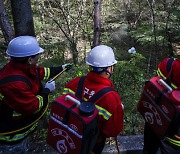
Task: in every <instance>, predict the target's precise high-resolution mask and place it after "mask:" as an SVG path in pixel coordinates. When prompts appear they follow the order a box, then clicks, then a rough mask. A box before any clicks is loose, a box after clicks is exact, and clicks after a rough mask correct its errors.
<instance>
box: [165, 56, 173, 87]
mask: <svg viewBox="0 0 180 154" xmlns="http://www.w3.org/2000/svg"><path fill="white" fill-rule="evenodd" d="M173 61H174V58H169V59H168V61H167V64H166V70H167V72H168V76H167V79H166V82H167V83H168V84H171V81H172V69H171V68H172V64H173Z"/></svg>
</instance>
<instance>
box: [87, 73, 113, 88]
mask: <svg viewBox="0 0 180 154" xmlns="http://www.w3.org/2000/svg"><path fill="white" fill-rule="evenodd" d="M87 80H89V81H90V82H92V83H95V84H102V85H104V86H110V87H114V86H113V83H112V81H111V80H110V79H107V78H104V77H102V76H100V75H99V74H97V73H94V72H89V73H88V74H87Z"/></svg>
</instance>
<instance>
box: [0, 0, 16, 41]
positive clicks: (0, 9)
mask: <svg viewBox="0 0 180 154" xmlns="http://www.w3.org/2000/svg"><path fill="white" fill-rule="evenodd" d="M3 2H4V1H3V0H0V27H1V29H2V33H3V36H4V39H5V42H6V44H8V43H9V41H10V40H11V39H12V38H13V37H14V33H13V30H12V27H11V25H10V22H9V20H8V17H7V14H6V10H5V8H4V3H3Z"/></svg>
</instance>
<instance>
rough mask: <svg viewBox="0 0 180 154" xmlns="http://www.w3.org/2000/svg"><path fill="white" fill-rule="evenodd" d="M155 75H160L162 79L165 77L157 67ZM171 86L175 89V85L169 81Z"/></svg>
mask: <svg viewBox="0 0 180 154" xmlns="http://www.w3.org/2000/svg"><path fill="white" fill-rule="evenodd" d="M157 75H158V76H160V77H162V78H163V79H164V80H166V77H165V76H164V74H163V73H162V72H161V70H160V69H159V68H158V70H157ZM171 86H172V87H173V88H174V89H177V86H176V85H175V84H173V83H171Z"/></svg>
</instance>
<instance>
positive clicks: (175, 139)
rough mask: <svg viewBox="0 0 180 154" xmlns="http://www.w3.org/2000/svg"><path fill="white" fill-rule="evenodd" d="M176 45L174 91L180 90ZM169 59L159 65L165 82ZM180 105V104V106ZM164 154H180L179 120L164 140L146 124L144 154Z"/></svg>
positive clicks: (179, 58) (179, 55)
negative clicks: (159, 153)
mask: <svg viewBox="0 0 180 154" xmlns="http://www.w3.org/2000/svg"><path fill="white" fill-rule="evenodd" d="M173 45H174V48H173V49H174V54H175V56H177V58H176V59H174V61H173V62H172V66H171V69H172V70H171V71H172V72H171V74H172V77H171V83H170V84H171V87H172V88H173V89H177V88H180V45H179V43H177V44H173ZM168 60H169V58H165V59H164V60H163V61H162V62H160V64H159V65H158V70H157V74H158V76H161V77H162V78H163V79H164V80H166V79H167V78H169V72H168V71H167V63H168ZM179 105H180V104H179ZM159 148H160V151H161V153H162V154H180V122H179V119H178V120H177V121H176V122H175V125H173V128H172V129H170V130H169V134H168V136H167V137H165V139H164V140H159V138H158V137H157V136H156V135H155V134H154V133H153V132H152V130H151V128H150V127H149V126H148V125H147V124H145V130H144V153H145V154H156V152H157V151H158V149H159Z"/></svg>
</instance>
